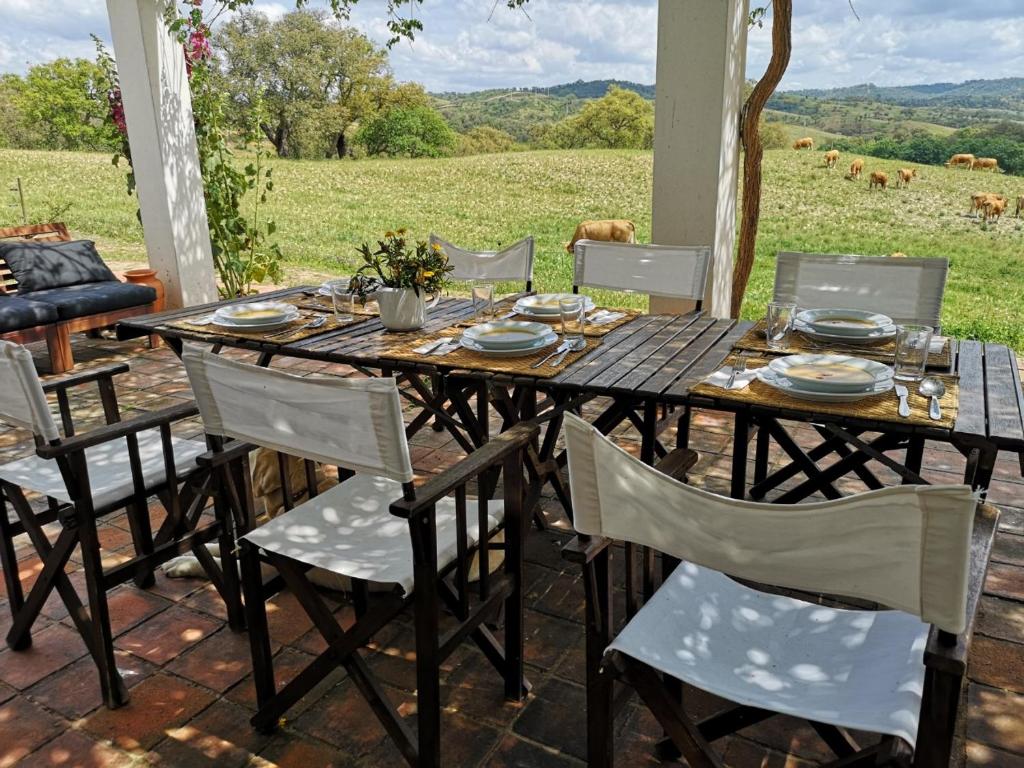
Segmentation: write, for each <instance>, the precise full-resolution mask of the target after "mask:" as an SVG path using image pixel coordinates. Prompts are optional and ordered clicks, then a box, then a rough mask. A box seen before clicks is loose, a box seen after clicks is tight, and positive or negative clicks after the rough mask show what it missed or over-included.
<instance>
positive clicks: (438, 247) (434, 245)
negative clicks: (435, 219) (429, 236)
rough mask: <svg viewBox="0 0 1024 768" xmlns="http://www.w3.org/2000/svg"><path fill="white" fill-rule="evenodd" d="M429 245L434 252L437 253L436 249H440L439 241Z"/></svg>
mask: <svg viewBox="0 0 1024 768" xmlns="http://www.w3.org/2000/svg"><path fill="white" fill-rule="evenodd" d="M430 247H431V248H433V249H434V252H435V253H437V252H438V251H440V250H441V245H440V243H434V244H433V245H431V246H430Z"/></svg>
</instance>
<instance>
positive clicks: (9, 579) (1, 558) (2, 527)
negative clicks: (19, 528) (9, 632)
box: [0, 491, 25, 614]
mask: <svg viewBox="0 0 1024 768" xmlns="http://www.w3.org/2000/svg"><path fill="white" fill-rule="evenodd" d="M0 567H2V568H3V570H4V586H5V587H6V588H7V600H8V602H10V608H11V613H12V614H16V613H17V612H18V611H19V610H20V609H21V606H22V605H23V604H24V602H25V593H24V591H23V590H22V586H21V577H20V576H19V575H18V558H17V556H16V555H15V552H14V528H13V526H12V525H11V521H10V518H9V517H7V496H6V495H5V494H4V493H3V492H2V491H0Z"/></svg>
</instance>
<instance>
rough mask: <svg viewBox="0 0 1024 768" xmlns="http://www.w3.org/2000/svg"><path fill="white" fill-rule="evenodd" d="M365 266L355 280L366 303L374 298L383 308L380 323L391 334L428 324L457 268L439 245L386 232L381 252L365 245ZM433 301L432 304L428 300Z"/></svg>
mask: <svg viewBox="0 0 1024 768" xmlns="http://www.w3.org/2000/svg"><path fill="white" fill-rule="evenodd" d="M357 250H358V251H359V253H360V254H361V255H362V257H363V265H362V266H361V267H360V268H359V269H358V270H357V272H356V278H357V279H356V280H353V285H354V286H355V290H356V292H357V293H358V294H359V295H360V297H361V298H363V299H364V300H365V299H366V298H369V297H370V296H371V295H372V296H373V298H375V299H377V304H378V305H379V306H380V321H381V323H382V324H383V325H384V327H385V328H387V329H388V330H390V331H414V330H416V329H418V328H420V327H422V326H423V324H424V323H425V322H426V320H427V310H428V309H430V308H432V307H434V306H436V305H437V302H438V301H440V300H441V291H442V289H443V288H444V286H445V285H446V284H447V282H448V273H449V272H451V271H452V270H453V269H454V267H452V266H450V265H449V264H448V255H447V254H446V253H445V252H444V249H443V248H441V246H439V245H436V244H435V245H427V243H426V242H424V241H422V240H417V241H410V240H408V239H407V238H406V230H405V229H399V230H396V231H395V232H390V231H389V232H385V233H384V239H383V240H378V241H377V249H376V250H374V251H371V250H370V246H369V245H367V244H366V243H363V244H362V245H361V246H360V247H359V248H358V249H357ZM428 297H429V298H430V302H429V304H428V302H427V299H428Z"/></svg>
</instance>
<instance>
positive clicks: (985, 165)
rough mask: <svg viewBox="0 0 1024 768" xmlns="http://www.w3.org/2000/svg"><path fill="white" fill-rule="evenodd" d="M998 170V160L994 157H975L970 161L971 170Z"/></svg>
mask: <svg viewBox="0 0 1024 768" xmlns="http://www.w3.org/2000/svg"><path fill="white" fill-rule="evenodd" d="M979 169H980V170H982V171H999V161H998V160H996V159H995V158H994V157H976V158H974V160H972V161H971V170H972V171H976V170H979Z"/></svg>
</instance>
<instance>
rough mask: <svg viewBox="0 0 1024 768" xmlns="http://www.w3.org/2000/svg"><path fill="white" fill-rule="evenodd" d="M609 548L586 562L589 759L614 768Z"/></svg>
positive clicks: (596, 764)
mask: <svg viewBox="0 0 1024 768" xmlns="http://www.w3.org/2000/svg"><path fill="white" fill-rule="evenodd" d="M608 561H609V553H608V550H605V551H604V552H602V553H600V554H599V555H597V557H595V558H594V560H593V561H592V562H590V563H588V564H587V565H586V566H584V585H585V591H586V602H587V612H586V622H587V627H586V665H587V718H586V719H587V763H588V765H590V766H591V768H612V765H613V764H614V757H613V754H614V737H613V725H614V721H615V712H614V709H613V706H614V680H613V679H612V676H611V674H609V673H608V672H606V671H602V669H601V661H602V658H603V656H604V649H605V648H607V647H608V643H609V642H610V641H611V636H612V581H611V569H610V568H609V562H608Z"/></svg>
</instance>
